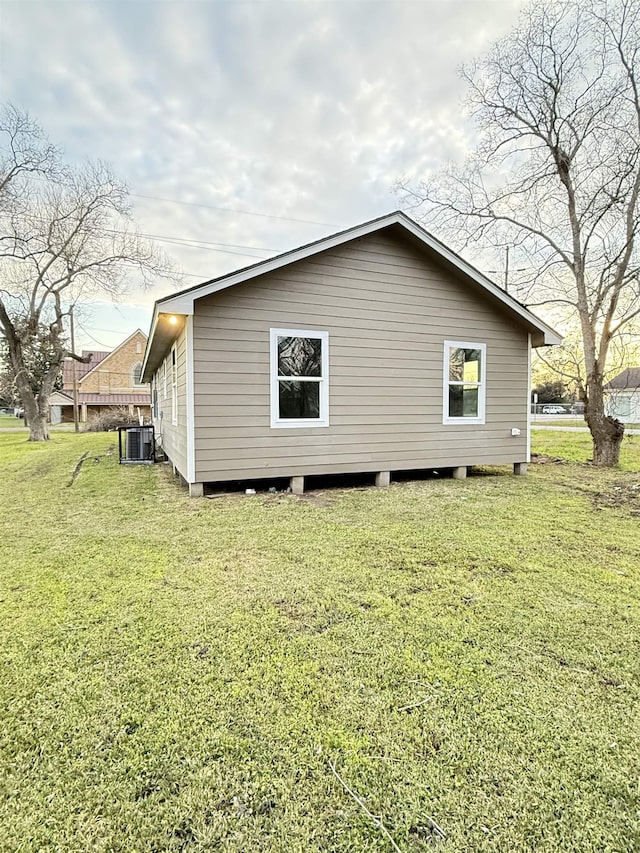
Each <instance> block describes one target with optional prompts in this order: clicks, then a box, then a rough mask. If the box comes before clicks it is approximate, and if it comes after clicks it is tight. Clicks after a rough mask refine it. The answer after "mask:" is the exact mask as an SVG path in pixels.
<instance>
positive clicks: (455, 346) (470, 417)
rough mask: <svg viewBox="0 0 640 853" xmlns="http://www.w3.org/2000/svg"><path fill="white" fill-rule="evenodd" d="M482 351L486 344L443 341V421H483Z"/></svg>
mask: <svg viewBox="0 0 640 853" xmlns="http://www.w3.org/2000/svg"><path fill="white" fill-rule="evenodd" d="M486 354H487V346H486V344H478V343H470V342H469V341H445V342H444V394H443V417H442V422H443V423H445V424H483V423H484V413H485V376H486Z"/></svg>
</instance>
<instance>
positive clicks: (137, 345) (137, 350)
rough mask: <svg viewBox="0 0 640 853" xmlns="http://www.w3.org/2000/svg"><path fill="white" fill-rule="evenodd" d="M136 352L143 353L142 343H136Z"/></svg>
mask: <svg viewBox="0 0 640 853" xmlns="http://www.w3.org/2000/svg"><path fill="white" fill-rule="evenodd" d="M136 352H137V353H138V354H140V353H141V352H142V344H141V343H140V341H136Z"/></svg>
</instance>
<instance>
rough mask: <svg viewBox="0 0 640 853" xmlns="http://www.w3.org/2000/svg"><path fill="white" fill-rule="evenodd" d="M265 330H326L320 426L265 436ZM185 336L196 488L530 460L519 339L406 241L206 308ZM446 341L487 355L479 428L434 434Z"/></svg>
mask: <svg viewBox="0 0 640 853" xmlns="http://www.w3.org/2000/svg"><path fill="white" fill-rule="evenodd" d="M270 328H290V329H308V330H316V331H326V332H328V333H329V398H330V426H328V427H315V428H314V427H310V428H307V427H305V428H296V429H271V428H270V372H269V371H270V368H269V330H270ZM193 330H194V343H193V346H194V352H193V358H194V413H195V417H194V421H195V427H194V429H195V476H194V479H195V481H197V482H208V481H209V482H211V481H215V480H225V479H228V480H230V479H241V478H258V477H281V476H295V475H311V474H321V473H330V472H331V473H343V472H356V471H385V470H387V471H388V470H390V471H399V470H411V469H418V468H429V467H434V468H435V467H454V466H463V465H473V464H483V463H485V464H499V463H508V462H524V461H526V460H527V452H528V451H527V430H528V424H527V412H528V399H527V388H528V354H529V345H528V335H527V331H526V330H525V329H524V328H523V327H521V326H517V325H515V324H514V322H513V320H512V319H511V318H509V317H507V316H506V315H505V314H504V313H502V311H501V309H499V308H497V307H494V306H492V305H490V304H489V303H488V300H487V298H486V296H485V297H482V296H480V295H478V294H477V293H476V292H475V291H474V290H472V288H471V286H470V285H467V284H465V283H463V282H461V281H459V280H458V279H456V278H453V277H452V276H451V275H450V274H449V273H447V272H446V271H444V270H443V269H442V268H441V267H440V266H439V265H438V264H437V262H436V261H435V260H434V261H433V262H431V261H429V260H428V259H427V258H426V256H425V254H424V252H423V251H418V250H417V249H415V248H414V247H413V246H412V245H411V244H410V243H409V242H405V240H400V239H398V238H395V237H392V236H390V235H388V234H385V233H382V232H378V233H376V234H374V235H371V236H368V237H364V238H362V239H360V240H355V241H353V242H351V243H348V244H345V245H343V246H340V247H337V248H334V249H331V250H328V251H326V252H324V253H322V254H321V255H317V256H315V257H313V258H309V259H306V260H303V261H299V262H297V263H295V264H292V265H290V266H288V267H285V268H283V269H281V270H278V271H275V272H272V273H268V274H265V275H264V276H261V277H260V278H259V279H255V280H253V281H251V282H247V283H244V284H240V285H236V286H234V287H232V288H229V289H228V290H224V291H221V292H220V293H217V294H214V295H211V296H207V297H204V298H202V299H200V300H198V301H197V302H196V310H195V314H194V318H193ZM447 339H453V340H462V341H470V342H480V343H485V344H486V346H487V353H486V383H487V384H486V423H485V424H484V425H481V426H477V425H473V426H472V425H466V424H465V425H453V424H449V425H443V423H442V417H443V411H442V409H443V363H444V341H445V340H447ZM513 427H517V428H519V429H520V432H521V434H520V436H518V437H513V436H512V435H511V429H512V428H513Z"/></svg>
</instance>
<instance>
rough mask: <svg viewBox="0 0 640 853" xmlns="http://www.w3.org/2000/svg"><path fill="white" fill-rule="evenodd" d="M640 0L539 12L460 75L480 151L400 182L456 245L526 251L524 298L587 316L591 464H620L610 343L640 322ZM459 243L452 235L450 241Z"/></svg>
mask: <svg viewBox="0 0 640 853" xmlns="http://www.w3.org/2000/svg"><path fill="white" fill-rule="evenodd" d="M639 51H640V0H612V2H607V0H583V2H579V3H578V2H571V0H560V1H559V2H548V0H542V2H536V3H534V4H533V5H531V6H530V7H529V8H528V9H527V10H526V11H525V12H524V13H523V15H522V17H521V20H520V22H519V24H518V26H517V27H516V28H515V29H514V30H513V31H512V32H511V33H510V34H509V35H507V36H506V37H505V38H504V39H502V40H501V41H499V42H497V43H496V44H495V45H494V46H493V48H492V49H491V50H490V51H489V53H488V54H487V55H486V56H485V57H483V58H481V59H479V60H477V61H476V62H474V63H472V64H471V65H470V66H469V67H466V68H464V69H463V71H462V73H463V77H464V79H465V80H466V82H467V84H468V86H469V107H470V110H471V114H472V116H473V119H474V120H475V122H476V126H477V127H478V129H479V143H478V146H477V148H476V150H475V151H474V153H473V154H472V155H471V156H470V157H469V158H468V160H467V161H466V162H465V163H464V164H463V166H461V167H459V168H457V167H453V166H452V167H449V168H447V169H446V170H445V171H444V172H443V173H441V174H438V175H435V176H433V177H431V178H429V179H426V180H422V181H420V182H418V183H415V182H412V181H410V180H403V181H400V182H399V184H398V189H399V191H400V193H401V195H402V197H403V201H404V203H405V204H407V205H409V206H410V207H413V208H414V209H416V210H417V211H418V213H419V215H421V216H422V218H423V219H424V220H425V221H426V222H427V223H428V224H429V226H430V227H433V228H436V229H438V230H444V231H446V232H447V236H451V235H455V234H458V235H459V234H460V233H461V231H462V233H464V234H465V235H466V241H467V243H471V242H474V241H478V242H480V243H481V244H484V245H491V246H492V247H494V248H496V249H506V247H514V246H517V247H518V255H519V257H520V258H523V257H525V258H526V260H527V266H528V267H529V268H530V270H531V274H530V275H529V276H528V277H527V278H525V279H523V280H522V282H521V283H522V285H523V290H522V291H521V296H524V298H526V299H527V301H529V303H530V304H542V303H544V304H550V303H556V304H559V305H564V306H566V307H567V308H568V309H569V310H571V311H572V312H574V314H575V315H577V318H578V320H579V323H580V329H581V339H582V360H581V363H582V365H583V367H582V369H581V370H580V371H579V372H578V373H577V375H576V376H574V377H573V378H575V379H576V381H577V383H578V386H579V389H580V394H581V396H582V398H583V399H584V401H585V403H586V404H587V422H588V423H589V426H590V428H591V431H592V434H593V437H594V452H595V456H594V459H595V461H597V462H601V463H602V464H611V461H612V460H613V461H615V460H617V452H618V449H619V442H620V439H621V437H622V425H620V424H618V423H617V422H613V421H612V420H611V419H608V418H606V416H605V414H604V404H603V400H602V390H603V380H604V376H605V371H606V367H607V359H608V356H609V351H610V348H611V345H612V341H614V340H615V339H616V337H617V336H619V335H620V334H621V333H622V332H623V331H624V330H625V328H626V327H628V324H629V323H631V322H632V321H633V320H634V319H635V318H637V317H638V316H640V286H639V263H640V259H639V256H638V243H637V238H638V230H639V226H640V222H639V213H638V196H639V194H640V92H639V87H640V80H639V79H638V70H639V69H638V61H639V58H640V54H639ZM454 239H455V238H454Z"/></svg>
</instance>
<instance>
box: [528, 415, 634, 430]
mask: <svg viewBox="0 0 640 853" xmlns="http://www.w3.org/2000/svg"><path fill="white" fill-rule="evenodd" d="M531 423H532V425H533V426H534V427H536V426H564V427H582V429H587V422H586V421H585V419H584V418H570V417H567V416H565V417H563V418H557V419H556V420H547V419H543V418H535V417H533V416H532V417H531ZM625 429H640V424H633V423H628V424H625Z"/></svg>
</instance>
